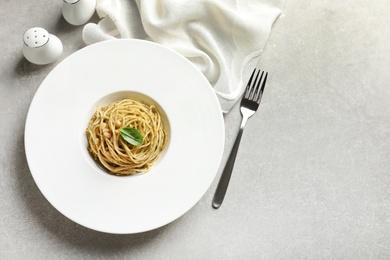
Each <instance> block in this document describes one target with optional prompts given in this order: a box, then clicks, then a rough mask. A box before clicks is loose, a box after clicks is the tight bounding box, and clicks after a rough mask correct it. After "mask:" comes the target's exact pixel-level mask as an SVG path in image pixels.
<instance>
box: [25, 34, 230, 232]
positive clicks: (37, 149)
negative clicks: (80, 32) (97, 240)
mask: <svg viewBox="0 0 390 260" xmlns="http://www.w3.org/2000/svg"><path fill="white" fill-rule="evenodd" d="M128 96H135V97H138V98H141V99H143V100H144V102H146V103H154V104H156V105H157V106H158V107H159V108H160V110H161V111H162V113H163V117H164V120H165V124H166V126H167V129H168V134H169V141H168V145H167V147H166V148H165V150H164V153H163V154H162V155H161V156H160V159H159V161H158V162H157V163H156V164H155V165H154V167H153V168H152V169H151V171H149V172H148V173H145V174H140V175H135V176H127V177H116V176H112V175H109V174H107V173H105V172H104V171H103V170H102V169H101V168H99V167H98V166H97V164H96V163H95V162H94V160H92V158H91V156H90V155H89V153H88V151H87V140H86V137H85V129H86V127H87V124H88V121H89V119H90V117H91V116H92V114H93V112H94V110H95V108H96V106H97V105H102V104H106V103H110V102H113V101H116V100H119V99H122V98H125V97H128ZM223 146H224V123H223V116H222V112H221V109H220V106H219V103H218V101H217V98H216V96H215V94H214V91H213V90H212V87H211V86H210V84H209V83H208V81H207V80H206V78H205V77H204V76H203V75H202V74H201V72H199V71H198V70H197V69H196V68H195V66H193V65H192V64H191V63H190V62H189V61H188V60H187V59H185V58H184V57H182V56H181V55H179V54H177V53H176V52H174V51H171V50H169V49H167V48H165V47H162V46H161V45H158V44H155V43H151V42H147V41H140V40H113V41H106V42H102V43H98V44H94V45H92V46H89V47H85V48H83V49H82V50H80V51H78V52H76V53H74V54H73V55H71V56H69V57H68V58H66V59H65V60H64V61H62V62H61V63H60V64H59V65H58V66H57V67H56V68H54V69H53V70H52V71H51V72H50V74H49V75H48V76H47V77H46V79H45V80H44V81H43V82H42V84H41V86H40V87H39V89H38V91H37V93H36V94H35V96H34V99H33V101H32V103H31V106H30V109H29V112H28V116H27V121H26V128H25V148H26V154H27V160H28V164H29V167H30V170H31V173H32V176H33V178H34V180H35V182H36V183H37V185H38V187H39V189H40V190H41V192H42V193H43V195H44V196H45V197H46V198H47V200H48V201H49V202H50V203H51V204H52V205H53V206H54V207H55V208H56V209H57V210H59V211H60V212H61V213H62V214H64V215H65V216H66V217H68V218H69V219H71V220H73V221H75V222H76V223H79V224H80V225H83V226H85V227H88V228H91V229H94V230H98V231H102V232H107V233H118V234H119V233H121V234H126V233H127V234H128V233H138V232H143V231H148V230H152V229H155V228H158V227H161V226H163V225H165V224H168V223H170V222H172V221H174V220H175V219H177V218H179V217H180V216H182V215H183V214H184V213H186V212H187V211H188V210H189V209H190V208H191V207H193V206H194V205H195V204H196V203H197V202H198V201H199V199H200V198H201V197H202V196H203V195H204V193H205V192H206V190H207V189H208V188H209V187H210V185H211V183H212V181H213V180H214V178H215V175H216V173H217V171H218V168H219V164H220V162H221V158H222V153H223Z"/></svg>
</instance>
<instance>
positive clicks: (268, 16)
mask: <svg viewBox="0 0 390 260" xmlns="http://www.w3.org/2000/svg"><path fill="white" fill-rule="evenodd" d="M284 1H285V0H135V1H133V0H97V6H96V11H97V14H98V15H99V17H100V18H101V20H100V21H99V22H98V24H93V23H89V24H87V25H85V27H84V30H83V39H84V42H85V43H86V44H93V43H96V42H99V41H103V40H108V39H116V38H137V39H145V40H150V41H154V42H157V43H160V44H162V45H164V46H166V47H168V48H171V49H173V50H175V51H177V52H179V53H180V54H182V55H183V56H185V57H186V58H187V59H188V60H190V61H191V62H193V63H194V64H195V65H196V66H197V67H198V68H199V70H200V71H201V72H202V73H203V74H204V75H205V76H206V78H207V79H208V81H209V82H210V83H211V85H212V86H213V87H214V90H215V92H216V94H217V96H218V99H219V101H220V104H221V108H222V110H223V111H224V112H228V111H229V110H230V109H231V107H232V106H233V105H234V104H235V102H236V101H237V100H238V99H239V98H240V96H241V94H242V93H243V91H244V88H245V84H246V81H247V80H248V77H249V74H250V72H251V71H252V70H253V68H254V66H255V65H256V61H257V58H258V57H259V55H260V54H261V52H262V49H263V48H264V46H265V45H266V42H267V39H268V37H269V34H270V32H271V27H272V24H273V23H274V21H275V20H276V19H277V17H278V16H279V15H280V13H281V10H282V7H283V5H284Z"/></svg>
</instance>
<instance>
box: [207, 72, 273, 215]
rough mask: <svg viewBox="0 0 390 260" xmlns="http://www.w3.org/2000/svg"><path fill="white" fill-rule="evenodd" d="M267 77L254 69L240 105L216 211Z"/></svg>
mask: <svg viewBox="0 0 390 260" xmlns="http://www.w3.org/2000/svg"><path fill="white" fill-rule="evenodd" d="M267 76H268V72H264V71H262V72H261V74H260V70H259V69H254V70H253V72H252V75H251V77H250V78H249V81H248V84H247V85H246V89H245V93H244V96H243V97H242V99H241V105H240V110H241V114H242V119H241V126H240V130H239V131H238V134H237V137H236V141H235V142H234V145H233V148H232V151H231V152H230V155H229V158H228V160H227V163H226V165H225V168H224V169H223V172H222V176H221V179H220V180H219V183H218V186H217V190H216V191H215V194H214V199H213V208H215V209H218V208H219V207H220V206H221V204H222V202H223V199H224V198H225V194H226V190H227V187H228V185H229V181H230V176H231V175H232V172H233V167H234V162H235V160H236V156H237V151H238V147H239V145H240V141H241V136H242V133H243V131H244V127H245V124H246V122H247V121H248V119H249V118H250V117H251V116H253V115H254V114H255V112H256V111H257V108H258V107H259V104H260V101H261V97H262V96H263V91H264V87H265V83H266V82H267ZM252 81H253V82H252Z"/></svg>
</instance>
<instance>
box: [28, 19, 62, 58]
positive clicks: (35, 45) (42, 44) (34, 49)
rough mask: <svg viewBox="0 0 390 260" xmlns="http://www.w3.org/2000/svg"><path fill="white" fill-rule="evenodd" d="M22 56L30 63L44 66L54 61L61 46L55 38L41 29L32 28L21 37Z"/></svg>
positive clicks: (58, 55)
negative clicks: (22, 43)
mask: <svg viewBox="0 0 390 260" xmlns="http://www.w3.org/2000/svg"><path fill="white" fill-rule="evenodd" d="M23 42H24V45H23V55H24V57H25V58H26V59H27V60H28V61H29V62H31V63H34V64H38V65H45V64H49V63H52V62H54V61H56V60H57V59H58V58H59V57H60V56H61V54H62V50H63V46H62V42H61V41H60V39H58V37H57V36H55V35H53V34H50V33H48V31H46V30H45V29H43V28H40V27H33V28H31V29H28V30H27V31H26V32H25V33H24V35H23Z"/></svg>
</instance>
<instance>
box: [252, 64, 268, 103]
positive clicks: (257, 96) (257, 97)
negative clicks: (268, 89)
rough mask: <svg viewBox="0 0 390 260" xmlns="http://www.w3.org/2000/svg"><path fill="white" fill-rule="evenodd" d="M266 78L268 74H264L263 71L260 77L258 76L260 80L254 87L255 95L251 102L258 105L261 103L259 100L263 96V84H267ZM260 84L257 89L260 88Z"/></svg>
mask: <svg viewBox="0 0 390 260" xmlns="http://www.w3.org/2000/svg"><path fill="white" fill-rule="evenodd" d="M263 75H265V76H264V79H263ZM267 76H268V72H265V74H264V71H263V72H262V73H261V76H260V79H259V81H258V82H257V86H256V94H255V96H254V98H253V99H252V100H254V101H256V102H257V103H260V101H261V98H262V96H263V92H264V88H265V83H266V82H267ZM260 83H262V84H261V87H260V88H259V86H260Z"/></svg>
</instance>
